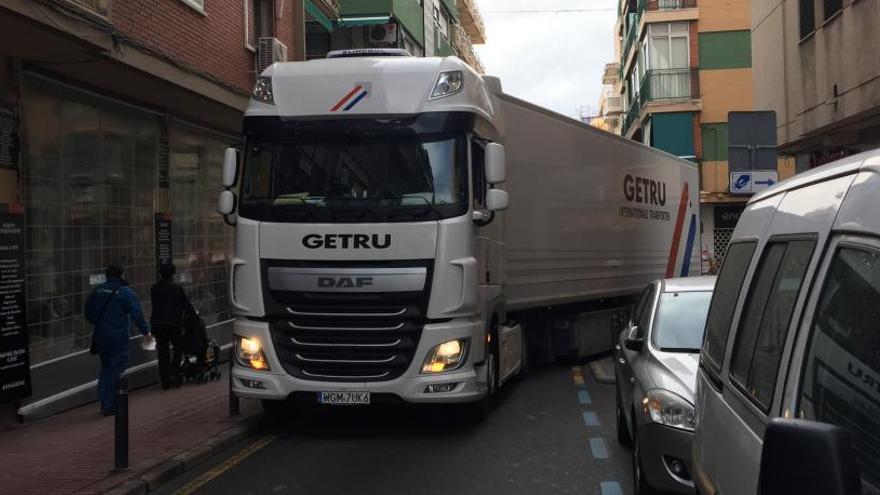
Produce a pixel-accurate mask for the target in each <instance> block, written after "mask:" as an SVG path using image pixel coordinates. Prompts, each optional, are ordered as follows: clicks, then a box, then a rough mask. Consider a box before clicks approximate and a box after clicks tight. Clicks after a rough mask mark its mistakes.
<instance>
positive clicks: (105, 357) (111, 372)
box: [85, 265, 150, 416]
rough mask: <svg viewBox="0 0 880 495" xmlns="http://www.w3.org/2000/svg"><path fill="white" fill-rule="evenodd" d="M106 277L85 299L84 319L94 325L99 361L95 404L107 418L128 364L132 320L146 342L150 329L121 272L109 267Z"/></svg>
mask: <svg viewBox="0 0 880 495" xmlns="http://www.w3.org/2000/svg"><path fill="white" fill-rule="evenodd" d="M106 274H107V281H106V282H104V283H103V284H101V285H99V286H98V287H96V288H95V290H93V291H92V293H91V295H89V299H88V301H86V307H85V316H86V319H88V320H89V321H90V322H92V324H93V325H95V330H94V331H95V346H96V347H97V349H96V350H97V353H98V355H99V356H100V358H101V373H100V375H99V376H98V400H99V401H100V402H101V412H102V413H104V415H105V416H109V415H111V414H114V413H115V412H116V382H117V380H118V379H119V377H120V376H121V375H122V372H123V371H125V366H126V364H128V343H129V340H130V337H131V323H132V320H134V324H135V325H137V327H138V329H140V331H141V333H142V334H144V336H145V337H147V338H149V335H150V325H148V324H147V321H146V320H145V319H144V312H143V309H142V308H141V303H140V301H138V298H137V295H135V293H134V291H133V290H131V289H130V288H129V287H128V283H127V282H126V281H125V270H123V269H122V267H120V266H116V265H110V266H109V267H107V271H106Z"/></svg>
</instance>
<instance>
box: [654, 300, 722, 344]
mask: <svg viewBox="0 0 880 495" xmlns="http://www.w3.org/2000/svg"><path fill="white" fill-rule="evenodd" d="M711 299H712V292H710V291H705V292H667V293H664V294H663V295H661V296H660V305H659V306H658V308H657V317H656V320H655V321H654V329H653V331H652V336H651V341H652V342H653V344H654V347H656V348H658V349H660V350H661V351H666V352H700V347H701V346H702V345H703V330H704V329H705V326H706V316H707V315H708V314H709V301H710V300H711Z"/></svg>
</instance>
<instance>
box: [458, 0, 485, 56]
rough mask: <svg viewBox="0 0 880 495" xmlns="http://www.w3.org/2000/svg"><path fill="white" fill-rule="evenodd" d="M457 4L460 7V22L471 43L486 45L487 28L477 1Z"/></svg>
mask: <svg viewBox="0 0 880 495" xmlns="http://www.w3.org/2000/svg"><path fill="white" fill-rule="evenodd" d="M455 3H456V5H457V6H458V20H459V22H461V26H462V27H463V28H464V30H465V32H467V35H468V37H470V39H471V41H472V42H473V43H475V44H477V45H482V44H484V43H486V26H485V24H483V16H482V15H481V14H480V9H479V8H478V7H477V2H476V0H456V2H455Z"/></svg>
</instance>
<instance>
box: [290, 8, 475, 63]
mask: <svg viewBox="0 0 880 495" xmlns="http://www.w3.org/2000/svg"><path fill="white" fill-rule="evenodd" d="M339 12H340V18H339V19H338V20H337V21H336V22H334V23H332V27H333V29H331V30H329V31H328V30H327V29H325V26H323V25H322V24H321V23H317V22H316V21H314V20H310V21H309V22H308V24H309V25H310V26H311V27H309V33H310V37H309V39H308V42H309V43H308V47H309V48H308V54H307V58H319V57H323V56H325V55H326V54H327V52H328V51H331V50H344V49H352V48H403V49H405V50H406V51H408V52H409V53H411V54H413V55H415V56H419V57H422V56H428V57H433V56H437V57H446V56H451V55H456V56H458V57H460V58H462V59H463V60H464V61H466V62H467V63H469V64H470V65H471V66H473V67H474V68H475V69H477V70H478V71H480V72H482V70H483V66H482V63H481V62H480V59H479V57H478V56H477V54H476V52H475V51H474V48H473V45H474V44H482V43H485V27H484V25H483V21H482V17H481V16H480V12H479V10H478V8H477V6H476V2H475V0H421V1H417V0H341V1H339Z"/></svg>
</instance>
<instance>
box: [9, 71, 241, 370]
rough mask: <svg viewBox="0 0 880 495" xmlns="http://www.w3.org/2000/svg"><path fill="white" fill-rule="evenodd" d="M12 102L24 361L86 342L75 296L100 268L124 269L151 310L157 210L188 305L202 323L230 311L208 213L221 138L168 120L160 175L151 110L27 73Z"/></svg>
mask: <svg viewBox="0 0 880 495" xmlns="http://www.w3.org/2000/svg"><path fill="white" fill-rule="evenodd" d="M21 108H22V138H23V160H22V169H21V182H22V189H21V195H22V202H23V204H24V207H25V215H26V216H25V222H26V232H27V267H26V269H27V297H28V328H29V332H30V336H31V362H32V363H33V364H38V363H40V362H44V361H46V360H49V359H53V358H57V357H61V356H64V355H66V354H69V353H72V352H77V351H82V350H85V349H87V348H88V345H89V340H90V337H91V332H92V328H91V325H90V324H89V323H88V322H87V321H86V320H85V318H84V317H83V315H82V308H83V303H84V301H85V299H86V298H87V297H88V295H89V293H90V292H91V290H92V288H94V286H95V285H97V284H99V283H101V282H102V281H103V272H104V268H105V267H106V266H107V265H108V264H110V263H118V264H120V265H122V266H124V267H125V268H126V270H127V278H128V281H129V283H130V286H131V287H132V288H133V289H134V290H135V292H136V293H137V295H138V297H139V298H140V299H141V301H142V302H143V305H144V310H145V312H146V314H147V317H149V312H150V309H151V305H150V300H149V292H150V286H151V285H152V284H153V283H154V282H155V280H156V261H155V244H154V242H155V241H154V228H155V225H154V224H155V213H156V212H162V213H171V215H172V218H173V223H172V228H173V230H172V232H173V243H174V244H173V246H174V252H173V254H174V258H175V262H176V263H177V264H178V268H179V272H180V279H181V281H182V282H184V285H185V287H186V288H187V290H188V292H189V293H190V294H191V297H192V299H193V302H194V303H195V304H196V306H197V307H198V308H199V310H200V311H201V312H202V315H203V316H204V317H205V318H206V320H207V321H208V323H209V324H210V323H215V322H218V321H222V320H224V319H226V318H228V317H229V308H228V303H227V301H226V290H227V282H226V276H225V273H226V268H225V267H226V262H227V260H228V258H229V257H230V255H231V254H230V253H231V249H232V235H233V234H232V229H228V228H226V229H224V228H222V227H224V225H223V222H222V219H221V217H220V216H219V215H216V214H215V213H214V212H213V210H214V205H213V202H214V201H215V199H214V198H215V197H216V190H217V184H220V177H219V174H220V163H221V162H222V153H223V149H224V148H225V147H226V143H225V142H224V140H222V139H219V138H216V137H206V136H205V135H203V134H204V133H202V134H199V133H197V132H194V131H192V130H189V129H188V128H186V127H184V126H173V127H172V128H171V129H170V130H169V131H168V133H167V135H168V136H169V137H168V140H169V145H170V150H171V152H170V155H169V158H168V161H169V162H170V163H169V167H168V169H167V171H164V173H163V174H160V169H161V168H163V167H161V166H160V164H161V162H163V156H162V153H161V151H160V150H161V149H162V148H163V145H162V144H161V143H162V136H163V125H164V122H163V119H162V118H161V117H159V116H156V115H153V114H151V113H148V112H145V111H140V110H138V109H135V108H132V107H128V106H125V105H121V104H117V103H115V102H110V101H106V100H103V99H101V98H98V97H93V96H91V95H88V94H85V93H81V92H79V91H76V90H73V89H69V88H67V87H64V86H60V85H56V84H54V83H51V82H48V81H46V80H43V79H41V78H36V77H27V78H26V79H25V84H24V90H23V94H22V105H21ZM227 141H228V140H227ZM160 176H164V177H160Z"/></svg>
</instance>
